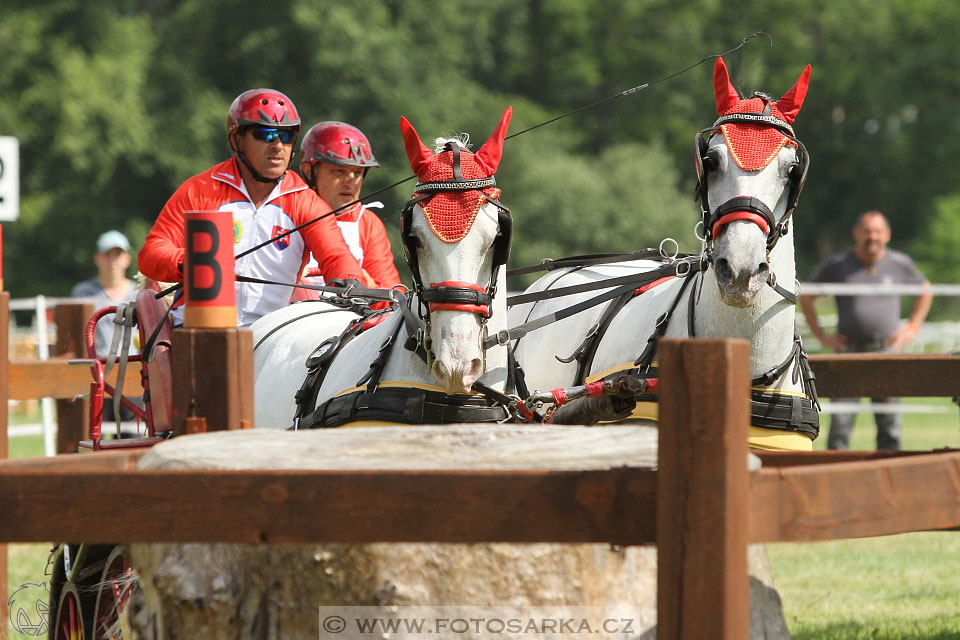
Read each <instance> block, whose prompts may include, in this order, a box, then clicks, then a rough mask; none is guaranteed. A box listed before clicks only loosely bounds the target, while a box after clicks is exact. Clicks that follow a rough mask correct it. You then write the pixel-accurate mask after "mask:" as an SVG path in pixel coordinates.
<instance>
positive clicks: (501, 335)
mask: <svg viewBox="0 0 960 640" xmlns="http://www.w3.org/2000/svg"><path fill="white" fill-rule="evenodd" d="M509 342H510V332H509V331H508V330H506V329H501V330H500V331H497V345H499V346H501V347H504V346H506V345H507V344H508V343H509Z"/></svg>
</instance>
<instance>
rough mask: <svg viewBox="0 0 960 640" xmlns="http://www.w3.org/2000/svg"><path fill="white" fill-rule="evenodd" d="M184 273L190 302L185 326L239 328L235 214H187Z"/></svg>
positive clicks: (184, 320) (200, 212)
mask: <svg viewBox="0 0 960 640" xmlns="http://www.w3.org/2000/svg"><path fill="white" fill-rule="evenodd" d="M184 233H185V235H184V237H185V238H186V249H187V254H186V260H185V261H184V265H183V270H184V276H185V279H186V281H185V285H186V296H185V297H186V300H185V305H186V307H185V308H184V311H183V326H184V327H186V328H188V329H229V328H232V327H236V326H237V303H236V292H235V291H234V276H233V268H234V264H233V263H234V259H233V214H231V213H230V212H228V211H187V212H186V220H185V229H184Z"/></svg>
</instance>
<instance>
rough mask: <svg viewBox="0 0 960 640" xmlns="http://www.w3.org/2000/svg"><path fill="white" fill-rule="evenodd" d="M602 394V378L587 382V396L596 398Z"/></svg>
mask: <svg viewBox="0 0 960 640" xmlns="http://www.w3.org/2000/svg"><path fill="white" fill-rule="evenodd" d="M602 395H603V380H597V381H596V382H588V383H587V397H588V398H596V397H597V396H602Z"/></svg>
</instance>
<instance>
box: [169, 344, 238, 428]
mask: <svg viewBox="0 0 960 640" xmlns="http://www.w3.org/2000/svg"><path fill="white" fill-rule="evenodd" d="M170 353H171V354H172V355H173V409H172V411H173V416H172V420H171V427H172V429H173V432H174V434H176V435H183V434H185V433H194V432H197V431H220V430H225V429H249V428H251V427H252V426H253V332H251V331H250V330H249V329H174V330H173V346H172V347H171V349H170Z"/></svg>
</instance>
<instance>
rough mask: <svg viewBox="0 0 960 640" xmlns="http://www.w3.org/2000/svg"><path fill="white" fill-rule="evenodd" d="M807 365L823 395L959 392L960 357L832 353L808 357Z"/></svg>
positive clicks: (879, 395)
mask: <svg viewBox="0 0 960 640" xmlns="http://www.w3.org/2000/svg"><path fill="white" fill-rule="evenodd" d="M810 364H811V365H812V366H813V372H814V373H815V374H816V376H817V390H818V391H819V392H820V395H822V396H826V397H834V398H855V397H873V398H877V397H889V396H894V397H895V396H947V397H954V396H958V395H960V356H947V355H936V354H916V353H842V354H841V353H831V354H815V355H812V356H810Z"/></svg>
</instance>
